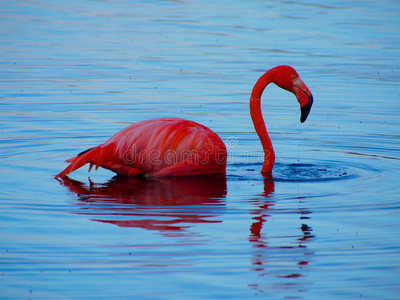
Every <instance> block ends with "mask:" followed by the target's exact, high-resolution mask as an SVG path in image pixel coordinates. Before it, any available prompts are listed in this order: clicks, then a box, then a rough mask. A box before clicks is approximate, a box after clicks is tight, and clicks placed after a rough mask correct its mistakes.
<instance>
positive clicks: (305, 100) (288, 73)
mask: <svg viewBox="0 0 400 300" xmlns="http://www.w3.org/2000/svg"><path fill="white" fill-rule="evenodd" d="M271 71H273V79H272V81H273V82H274V83H275V84H276V85H277V86H279V87H280V88H282V89H285V90H287V91H289V92H292V93H293V94H294V95H295V96H296V98H297V101H298V102H299V103H300V109H301V117H300V122H301V123H304V122H305V120H306V119H307V117H308V114H309V113H310V110H311V106H312V104H313V96H312V94H311V92H310V90H309V89H308V87H307V86H306V85H305V84H304V82H303V80H301V78H300V77H299V74H297V72H296V70H295V69H293V68H292V67H290V66H278V67H275V68H273V69H271Z"/></svg>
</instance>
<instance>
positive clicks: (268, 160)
mask: <svg viewBox="0 0 400 300" xmlns="http://www.w3.org/2000/svg"><path fill="white" fill-rule="evenodd" d="M270 82H272V74H271V72H270V71H267V72H266V73H265V74H264V75H263V76H261V77H260V79H258V81H257V82H256V84H255V85H254V87H253V90H252V92H251V97H250V115H251V119H252V120H253V124H254V128H255V130H256V132H257V134H258V137H259V138H260V141H261V144H262V147H263V150H264V164H263V167H262V170H261V173H270V172H271V171H272V168H273V166H274V162H275V152H274V148H273V147H272V142H271V139H270V138H269V136H268V132H267V128H266V127H265V123H264V119H263V116H262V112H261V95H262V93H263V91H264V89H265V88H266V86H267V85H268V84H269V83H270Z"/></svg>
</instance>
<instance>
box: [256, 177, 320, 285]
mask: <svg viewBox="0 0 400 300" xmlns="http://www.w3.org/2000/svg"><path fill="white" fill-rule="evenodd" d="M274 193H275V183H274V181H273V178H272V176H271V175H270V176H267V177H265V178H264V192H263V193H262V194H261V195H259V196H257V197H254V198H253V199H250V200H249V202H250V203H251V204H253V207H254V209H253V210H252V212H251V214H252V215H253V218H252V219H253V223H252V225H251V227H250V235H249V242H250V243H252V245H253V248H254V253H253V257H252V265H253V270H254V271H257V272H258V273H259V275H260V276H275V277H278V278H287V279H291V278H300V277H305V275H303V274H302V272H301V270H302V269H303V268H305V267H306V266H307V265H308V264H309V263H310V260H311V257H312V254H313V252H312V251H310V250H308V249H307V243H308V242H309V240H310V239H312V238H314V235H313V234H312V231H313V230H312V228H311V227H310V226H308V225H306V224H304V223H305V222H306V220H307V219H309V218H310V217H309V216H308V215H309V214H310V213H311V212H310V211H308V210H307V209H304V208H299V209H298V210H297V211H296V213H298V214H299V215H300V220H301V221H302V223H303V222H304V223H303V224H301V226H300V228H299V229H300V230H301V232H302V235H301V236H297V237H296V239H295V240H293V239H291V242H290V245H287V244H285V245H281V246H278V247H276V246H275V247H274V246H271V245H268V240H270V239H269V238H268V237H266V235H265V234H263V233H262V228H263V226H264V225H265V223H266V222H267V221H268V218H270V217H271V215H272V214H273V212H272V208H273V207H274V206H275V201H274V199H273V195H274ZM300 199H301V197H299V200H300ZM274 234H275V235H276V232H275V233H274ZM278 238H279V239H281V238H282V239H284V238H285V236H284V235H283V236H278ZM281 243H282V244H283V242H281ZM275 251H277V252H278V253H275ZM284 251H286V252H289V251H295V252H298V253H297V255H296V256H295V258H296V260H295V263H296V264H297V267H295V268H293V267H292V268H291V270H294V269H296V272H289V273H277V272H276V267H275V270H272V269H274V267H273V265H274V259H273V257H274V256H275V255H276V256H277V257H280V256H279V253H282V252H284ZM249 287H250V288H252V289H254V290H257V292H259V293H263V292H264V288H263V285H262V284H257V283H253V284H249ZM279 287H280V288H282V289H284V290H291V291H294V292H305V291H306V290H305V289H304V283H302V284H296V282H291V283H290V284H283V285H281V286H279ZM266 288H268V287H266Z"/></svg>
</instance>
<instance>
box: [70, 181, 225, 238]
mask: <svg viewBox="0 0 400 300" xmlns="http://www.w3.org/2000/svg"><path fill="white" fill-rule="evenodd" d="M62 184H63V185H64V186H66V187H67V188H68V189H69V190H70V191H71V192H73V193H76V194H78V199H79V200H80V201H81V203H80V205H82V204H85V203H87V204H98V206H96V205H91V206H90V209H85V210H84V213H85V214H90V215H91V216H97V217H98V218H97V219H93V220H94V221H98V222H103V223H110V224H115V225H117V226H120V227H137V228H143V229H148V230H157V231H159V232H161V233H162V234H165V235H176V234H178V235H179V234H180V235H183V234H184V232H185V231H186V230H187V229H188V228H189V227H190V225H189V224H195V223H215V222H222V221H218V220H215V219H214V217H215V215H214V213H215V212H217V211H218V209H220V208H221V207H223V206H224V205H225V204H224V199H225V196H226V178H225V176H218V175H215V176H201V178H198V176H188V177H176V178H169V177H165V178H158V179H156V180H155V179H154V180H153V179H145V178H140V177H124V176H121V177H120V176H115V177H114V178H112V179H111V180H110V181H109V182H107V183H106V184H102V185H97V184H93V183H91V184H90V185H89V186H87V185H85V184H83V183H82V182H80V181H76V180H72V179H69V178H68V177H64V178H63V179H62ZM105 205H106V206H105ZM128 218H129V219H128Z"/></svg>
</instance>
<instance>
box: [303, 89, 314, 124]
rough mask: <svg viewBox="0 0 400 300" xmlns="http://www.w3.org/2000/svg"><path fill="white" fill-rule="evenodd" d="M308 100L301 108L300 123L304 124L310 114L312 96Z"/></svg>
mask: <svg viewBox="0 0 400 300" xmlns="http://www.w3.org/2000/svg"><path fill="white" fill-rule="evenodd" d="M308 99H309V101H308V103H307V104H306V105H304V106H303V107H301V117H300V122H301V123H304V122H305V121H306V120H307V117H308V114H309V113H310V110H311V106H312V104H313V102H314V100H313V96H312V95H310V96H309V97H308Z"/></svg>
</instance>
